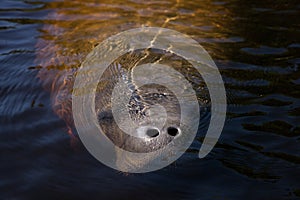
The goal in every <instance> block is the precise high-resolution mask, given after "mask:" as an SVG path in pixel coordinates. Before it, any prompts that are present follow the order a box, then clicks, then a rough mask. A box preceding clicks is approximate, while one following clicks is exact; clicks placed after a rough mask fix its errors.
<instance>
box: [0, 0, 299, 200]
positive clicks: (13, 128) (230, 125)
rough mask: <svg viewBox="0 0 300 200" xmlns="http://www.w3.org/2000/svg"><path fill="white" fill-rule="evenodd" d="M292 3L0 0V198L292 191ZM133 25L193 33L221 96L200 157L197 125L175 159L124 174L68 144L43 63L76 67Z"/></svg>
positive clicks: (295, 53)
mask: <svg viewBox="0 0 300 200" xmlns="http://www.w3.org/2000/svg"><path fill="white" fill-rule="evenodd" d="M299 8H300V4H299V2H298V1H293V0H291V1H284V0H278V1H258V0H254V1H236V0H224V1H209V0H204V1H180V0H178V1H171V0H164V1H140V0H131V1H121V0H120V1H112V2H111V1H101V2H97V1H91V0H89V1H46V0H45V1H22V0H20V1H13V0H4V1H1V6H0V74H1V76H0V80H1V82H0V83H1V84H0V94H1V95H0V126H1V129H0V141H1V142H0V155H1V156H0V163H1V165H0V196H1V199H35V198H42V197H43V198H46V199H48V198H60V199H85V198H87V197H89V198H91V199H94V198H95V199H99V198H104V199H105V198H107V199H120V198H121V199H157V198H159V199H242V198H243V199H297V198H299V197H300V183H299V178H298V177H300V127H299V121H300V120H299V115H300V101H299V98H300V93H299V91H300V71H299V63H300V50H299V48H300V40H299V33H300V29H299V17H300V15H299ZM142 26H157V27H165V28H170V29H174V30H177V31H179V32H182V33H185V34H187V35H189V36H191V37H192V38H193V39H195V40H196V41H198V42H199V43H200V44H201V45H202V46H203V47H204V48H205V49H206V50H207V51H208V52H209V53H210V55H211V56H212V58H213V59H214V60H215V62H216V64H217V66H218V67H219V69H220V72H221V74H222V77H223V80H224V82H225V87H226V90H227V95H228V103H229V104H228V113H227V120H226V123H225V127H224V130H223V132H222V135H221V138H220V140H219V142H218V144H217V145H216V147H215V148H214V149H213V151H212V152H211V153H210V154H209V155H208V156H207V157H206V158H204V159H202V160H200V159H198V149H199V147H200V145H201V141H202V139H203V136H204V134H205V126H204V125H203V126H202V125H200V127H199V133H198V135H197V137H196V139H195V141H194V143H193V145H192V146H191V147H190V148H189V150H188V151H187V152H186V153H185V154H184V155H183V156H182V157H181V158H180V159H179V160H178V161H176V162H175V163H174V164H172V165H170V166H168V167H166V168H164V169H162V170H160V171H156V172H152V173H147V174H139V175H136V174H128V175H126V174H124V173H120V172H117V171H115V170H112V169H110V168H108V167H106V166H104V165H102V164H101V163H99V162H98V161H97V160H95V159H94V158H93V157H92V156H91V155H90V154H89V153H88V152H87V151H86V150H85V148H84V147H83V145H82V144H81V143H79V144H78V145H77V146H76V148H73V147H72V146H71V145H70V137H69V135H68V134H66V133H67V127H66V124H65V122H64V121H63V120H62V119H60V118H59V117H58V116H57V114H55V113H54V112H53V107H52V105H53V98H52V97H51V92H50V91H51V85H52V83H53V80H54V78H53V76H54V75H53V74H57V73H64V71H65V69H69V68H76V67H78V66H79V65H80V63H81V62H82V60H83V59H84V57H85V56H86V54H87V53H88V52H89V51H90V50H92V49H93V47H94V46H95V45H97V44H98V43H99V42H101V41H102V40H104V39H105V38H107V37H109V36H111V35H113V34H116V33H118V32H120V31H124V30H127V29H130V28H136V27H142ZM47 45H49V46H47ZM53 48H54V49H55V50H53ZM57 55H59V58H60V59H56V60H54V61H53V60H50V59H49V58H53V57H56V56H57ZM37 60H38V61H39V63H37ZM45 66H46V67H47V70H46V71H45ZM41 72H43V74H44V76H43V77H44V79H42V80H41V79H39V78H38V76H39V75H40V74H41ZM45 77H46V78H45ZM52 94H53V93H52Z"/></svg>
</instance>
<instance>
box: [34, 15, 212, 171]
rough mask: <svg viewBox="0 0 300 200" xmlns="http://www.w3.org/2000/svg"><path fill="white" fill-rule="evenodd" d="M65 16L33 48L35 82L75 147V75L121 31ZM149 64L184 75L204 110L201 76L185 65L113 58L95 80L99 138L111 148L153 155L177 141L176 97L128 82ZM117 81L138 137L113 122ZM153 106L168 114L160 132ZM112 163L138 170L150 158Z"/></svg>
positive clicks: (146, 57) (135, 56)
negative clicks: (98, 47)
mask: <svg viewBox="0 0 300 200" xmlns="http://www.w3.org/2000/svg"><path fill="white" fill-rule="evenodd" d="M95 12H96V11H95ZM68 17H69V16H68V14H67V13H63V12H61V13H52V14H50V15H49V18H51V19H54V20H56V23H53V22H51V23H49V24H48V25H46V26H45V27H43V34H42V36H41V38H40V39H39V41H38V44H37V48H38V50H37V52H38V54H37V59H36V62H37V64H38V65H39V66H41V68H40V70H39V73H38V77H39V78H40V79H41V81H42V83H43V86H44V87H45V89H47V90H48V91H50V93H51V102H52V107H53V110H54V112H55V113H56V114H57V115H58V116H59V117H60V118H61V119H63V120H64V121H65V122H66V124H67V127H68V131H67V132H68V134H69V135H70V137H71V142H72V143H74V141H76V138H77V136H75V135H74V121H73V118H72V99H71V98H72V90H73V85H74V80H75V75H76V72H77V70H78V68H79V66H80V64H81V62H82V61H83V60H84V58H85V57H86V55H87V54H88V53H89V52H90V51H91V50H92V49H93V48H94V47H95V46H96V45H97V44H98V43H99V42H101V41H102V40H104V39H106V38H107V37H108V36H110V35H112V34H114V33H117V32H120V31H121V29H120V28H115V29H112V30H110V29H109V28H108V29H107V31H101V32H100V30H101V29H99V26H98V25H97V23H98V21H97V20H95V21H92V20H90V21H89V20H78V21H76V23H73V24H72V25H71V24H69V23H68V20H66V19H68ZM128 28H132V27H123V29H128ZM141 58H143V59H141ZM153 62H159V63H161V64H166V65H169V66H172V67H173V68H174V69H176V70H178V71H180V72H181V73H182V74H184V76H185V77H186V78H187V79H188V80H189V81H190V82H192V84H193V87H194V89H195V91H196V93H197V95H198V94H199V96H198V99H199V100H200V101H199V104H200V106H202V105H207V104H208V102H209V97H208V96H209V95H208V91H207V90H206V89H205V88H206V87H205V84H204V82H203V81H201V80H202V79H201V76H200V74H198V73H197V72H195V70H193V68H192V67H191V65H190V64H189V63H188V62H187V61H185V60H182V59H180V58H179V57H177V56H175V55H172V54H168V53H167V52H159V51H157V50H155V49H154V50H153V49H146V50H141V51H135V52H131V53H129V54H127V55H124V56H122V57H120V58H118V59H117V60H116V61H115V62H114V63H112V64H111V65H110V66H109V67H108V68H107V70H106V71H105V72H104V74H103V76H102V77H101V78H100V80H99V84H98V87H97V93H96V97H95V110H96V114H97V118H98V122H99V125H100V126H101V128H102V130H103V131H104V134H105V135H106V136H107V137H108V138H109V139H110V140H111V141H112V142H113V143H114V144H115V145H116V146H118V147H120V148H122V149H125V150H126V151H131V152H143V153H147V152H153V151H155V150H157V149H160V148H163V147H164V146H165V145H167V144H169V143H170V142H171V141H172V140H174V138H176V137H180V136H181V130H180V129H178V127H179V125H180V124H179V123H180V114H181V113H180V105H179V102H178V100H177V97H176V96H175V95H174V94H173V93H172V92H171V91H170V90H168V88H166V87H163V86H160V85H155V84H152V85H146V86H144V87H141V88H137V87H136V86H135V85H134V82H132V80H131V72H132V71H133V70H134V67H135V66H137V65H141V64H144V63H153ZM120 79H121V80H123V81H124V83H126V84H127V86H128V88H129V89H130V91H131V93H132V98H131V99H130V101H129V102H128V104H127V105H125V106H126V107H127V109H128V110H129V117H130V118H131V120H133V121H135V122H136V123H137V124H139V126H138V127H137V130H136V132H137V133H138V134H139V136H140V137H139V138H136V137H132V136H130V135H128V134H126V133H124V132H123V131H122V130H120V127H119V126H118V125H117V124H116V122H115V120H114V116H113V113H112V105H111V94H112V91H113V88H114V86H115V85H116V84H117V83H118V81H119V80H120ZM174 84H176V83H174ZM153 105H160V106H161V108H162V112H163V113H166V114H167V118H166V119H165V121H164V125H163V127H155V126H153V121H151V120H149V112H151V108H152V106H153ZM161 117H164V116H157V117H156V118H154V119H155V120H158V121H159V120H161V119H160V118H161ZM72 130H73V131H72ZM117 158H118V159H117V161H116V162H117V163H118V164H119V165H126V166H127V167H132V168H136V167H142V166H143V165H145V164H147V162H148V161H149V160H152V159H155V158H154V157H149V158H147V159H145V161H144V162H140V163H135V162H132V159H131V158H124V157H123V155H117Z"/></svg>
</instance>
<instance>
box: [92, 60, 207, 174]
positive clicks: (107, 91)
mask: <svg viewBox="0 0 300 200" xmlns="http://www.w3.org/2000/svg"><path fill="white" fill-rule="evenodd" d="M166 57H167V58H166V59H165V60H167V61H166V62H167V63H168V62H169V61H170V59H171V58H172V56H169V57H168V56H166ZM140 58H141V56H136V57H135V55H128V57H127V58H125V59H124V57H123V58H122V59H119V60H117V61H116V62H115V63H113V64H111V65H110V66H109V67H108V68H107V69H106V71H105V72H104V74H103V76H102V78H101V79H100V81H99V84H98V87H97V93H96V97H95V110H96V113H97V117H98V122H99V125H100V126H101V129H102V130H103V132H104V134H105V135H106V136H107V137H108V138H109V139H110V140H111V141H112V142H113V143H114V144H115V145H116V146H118V147H120V148H122V149H124V150H126V151H130V152H136V153H147V152H153V151H156V150H159V149H161V148H163V147H164V146H166V145H167V144H169V143H170V142H171V141H172V140H174V139H176V138H177V137H184V136H182V135H181V134H180V132H178V133H175V134H174V133H173V132H170V131H168V128H170V127H171V128H176V129H177V128H179V126H180V117H181V116H180V105H179V102H178V100H177V98H176V96H175V95H174V94H173V93H172V92H171V91H170V90H168V89H167V88H166V87H164V86H160V85H145V86H143V87H140V88H136V87H135V86H134V84H133V83H132V82H131V77H130V76H131V70H134V66H137V65H140V64H142V63H143V62H144V63H147V62H152V63H153V62H154V61H156V60H157V59H158V58H157V57H155V56H153V55H152V57H147V58H146V59H144V60H141V59H140ZM128 59H130V61H128ZM159 59H160V60H162V63H163V60H164V59H162V58H161V56H160V57H159ZM172 62H173V63H174V60H172ZM128 63H130V64H128ZM175 63H176V62H175ZM177 65H178V66H177V67H176V66H175V68H182V63H181V62H177ZM124 69H125V70H124ZM120 78H121V79H123V81H124V82H125V83H126V84H127V87H128V89H129V90H130V92H131V93H132V96H131V99H130V101H129V102H128V105H127V107H128V109H129V112H130V117H131V119H132V120H133V121H135V122H137V123H140V124H141V126H143V127H145V126H147V125H149V124H150V122H149V121H148V119H149V116H148V111H149V108H150V107H151V105H155V104H159V105H160V106H162V107H164V109H165V111H166V113H167V119H166V121H165V123H164V126H163V128H161V129H159V130H158V131H159V134H158V135H157V134H155V135H154V136H152V137H151V136H150V137H149V136H147V134H146V133H147V128H145V129H143V130H142V131H144V132H145V134H144V135H145V137H141V138H139V137H133V136H131V135H128V134H126V133H124V132H123V131H122V130H121V129H120V128H119V127H118V125H117V124H116V122H115V121H114V117H113V114H112V105H111V94H112V92H113V88H114V86H115V85H116V83H117V82H118V80H119V79H120ZM174 84H176V83H174ZM207 95H208V94H207ZM152 128H154V129H158V128H157V127H152ZM176 129H175V130H176ZM173 130H174V129H173ZM179 131H180V130H179ZM175 132H176V131H175ZM116 156H117V161H116V162H117V165H119V166H122V167H121V168H124V167H125V168H131V169H134V168H140V167H144V166H145V165H147V164H148V162H151V161H152V160H153V159H155V155H154V157H153V156H152V157H147V158H145V160H144V161H143V162H140V163H136V161H135V159H134V158H124V155H118V154H117V155H116Z"/></svg>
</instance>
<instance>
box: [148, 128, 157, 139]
mask: <svg viewBox="0 0 300 200" xmlns="http://www.w3.org/2000/svg"><path fill="white" fill-rule="evenodd" d="M146 135H147V136H149V137H151V138H154V137H157V136H158V135H159V131H158V130H157V129H155V128H149V129H148V130H147V131H146Z"/></svg>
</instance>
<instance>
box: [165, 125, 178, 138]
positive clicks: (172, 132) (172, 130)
mask: <svg viewBox="0 0 300 200" xmlns="http://www.w3.org/2000/svg"><path fill="white" fill-rule="evenodd" d="M167 132H168V134H169V135H170V136H173V137H174V136H176V135H177V134H178V129H177V128H175V127H169V128H168V129H167Z"/></svg>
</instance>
